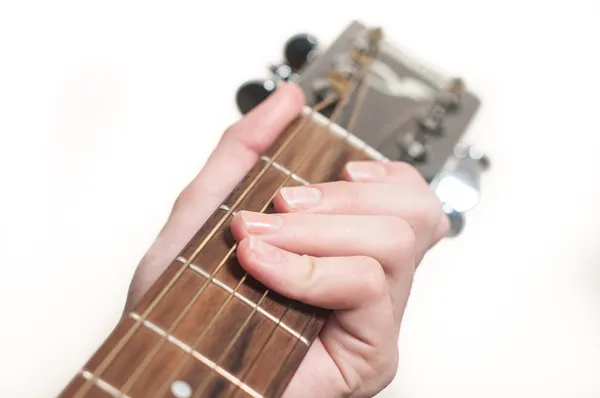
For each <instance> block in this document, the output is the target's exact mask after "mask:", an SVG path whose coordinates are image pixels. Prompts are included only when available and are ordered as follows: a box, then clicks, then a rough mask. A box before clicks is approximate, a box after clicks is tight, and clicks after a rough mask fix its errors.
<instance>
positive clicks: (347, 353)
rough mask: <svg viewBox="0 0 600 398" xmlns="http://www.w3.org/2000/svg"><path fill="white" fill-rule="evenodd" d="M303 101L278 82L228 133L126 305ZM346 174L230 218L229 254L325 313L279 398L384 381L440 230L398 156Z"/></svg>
mask: <svg viewBox="0 0 600 398" xmlns="http://www.w3.org/2000/svg"><path fill="white" fill-rule="evenodd" d="M303 102H304V98H303V96H302V92H301V91H300V90H299V89H298V87H297V86H294V85H287V86H285V87H284V88H282V89H279V90H278V91H277V92H276V93H275V94H273V95H272V96H270V97H269V99H267V101H265V102H264V103H262V104H261V105H259V106H258V107H257V108H255V109H254V110H253V111H252V112H250V113H249V114H248V115H247V116H245V117H244V118H243V119H242V120H240V121H239V122H238V123H236V124H235V125H233V126H232V127H231V128H229V129H228V130H227V131H226V132H225V134H224V135H223V138H222V140H221V141H220V143H219V145H218V146H217V148H216V149H215V151H214V152H213V154H212V155H211V157H210V158H209V159H208V161H207V163H206V165H205V166H204V168H203V169H202V171H201V172H200V173H199V174H198V176H197V177H196V178H195V179H194V180H193V181H192V182H191V183H190V184H189V186H188V187H187V188H186V189H185V190H184V191H183V192H182V193H181V195H180V196H179V198H178V199H177V201H176V204H175V206H174V208H173V212H172V214H171V215H170V217H169V220H168V221H167V224H166V225H165V227H164V228H163V230H162V231H161V233H160V234H159V236H158V238H157V240H156V242H155V244H154V245H153V246H152V248H151V249H150V250H149V251H148V253H147V254H146V256H144V258H143V259H142V262H141V263H140V265H139V267H138V268H137V270H136V273H135V276H134V279H133V281H132V284H131V288H130V293H129V296H128V303H127V306H126V307H127V308H128V309H129V308H131V307H132V306H133V305H134V304H135V303H136V302H137V301H138V300H139V298H140V297H141V296H142V295H143V294H144V293H145V291H146V290H147V289H148V287H149V286H150V285H151V284H152V282H153V281H154V280H155V279H156V278H157V277H158V276H159V275H160V273H162V272H163V271H164V269H165V268H166V267H167V265H168V264H169V262H170V261H171V260H172V259H173V258H174V257H175V256H177V254H178V253H179V251H180V250H181V249H182V248H183V246H184V245H185V244H186V243H187V242H188V240H189V239H190V238H191V237H192V235H193V234H194V233H195V232H196V231H197V230H198V229H199V228H200V226H201V225H202V224H203V223H204V221H205V220H206V219H207V218H208V216H209V215H210V214H211V213H212V211H213V210H214V209H215V208H216V207H218V205H219V204H220V203H222V201H223V200H224V199H225V197H226V196H227V194H228V193H229V192H230V191H231V190H232V189H233V188H234V187H235V185H236V184H237V182H238V181H239V180H241V178H242V177H243V176H244V174H245V173H246V172H247V171H248V170H249V169H250V168H251V167H252V165H253V164H254V163H255V162H256V161H257V160H258V158H259V157H260V154H261V153H262V152H264V151H265V150H266V149H267V148H268V147H269V146H270V145H271V143H272V142H273V141H274V140H275V138H276V137H277V135H278V134H279V133H280V132H281V131H282V130H283V129H284V128H285V127H286V126H287V125H288V124H289V123H290V122H291V121H292V120H293V119H294V118H295V117H297V116H298V114H299V113H300V110H301V107H302V105H303ZM231 159H236V161H235V162H231ZM232 166H233V167H232ZM343 180H344V181H339V182H332V183H326V184H319V185H314V186H303V187H294V188H284V189H283V190H281V191H280V192H279V193H278V195H277V197H276V198H275V206H276V208H277V210H278V212H279V214H273V215H266V214H260V213H252V212H245V211H241V212H239V213H237V215H236V216H235V218H234V220H233V223H232V232H233V235H234V236H235V238H236V239H237V240H238V242H239V245H238V249H237V256H238V259H239V261H240V263H241V265H242V266H243V267H244V268H245V269H246V271H247V272H248V273H249V274H250V275H252V276H253V277H254V278H256V279H257V280H259V281H261V282H262V283H263V284H264V285H266V286H267V287H268V288H271V289H272V290H274V291H276V292H278V293H280V294H282V295H284V296H287V297H289V298H292V299H296V300H299V301H303V302H305V303H307V304H311V305H315V306H318V307H323V308H328V309H331V310H333V311H332V312H331V316H330V318H329V319H328V320H327V322H326V324H325V326H324V328H323V330H322V331H321V334H320V336H319V337H318V339H317V340H316V341H315V342H314V343H313V345H312V346H311V348H310V349H309V351H308V353H307V355H306V357H305V359H304V361H303V362H302V364H301V365H300V368H299V369H298V371H297V373H296V374H295V376H294V377H293V379H292V381H291V383H290V385H289V387H288V389H287V391H286V393H285V396H286V397H293V398H295V397H302V398H304V397H314V398H318V397H328V398H329V397H370V396H373V395H375V394H376V393H378V392H379V391H381V390H382V389H383V388H384V387H385V386H386V385H387V384H388V383H389V382H390V381H391V380H392V379H393V377H394V375H395V372H396V369H397V361H398V349H397V339H398V332H399V328H400V323H401V320H402V315H403V313H404V308H405V306H406V302H407V298H408V295H409V292H410V287H411V284H412V279H413V273H414V270H415V267H416V265H417V264H418V263H419V261H420V260H421V258H422V257H423V256H424V254H425V252H426V251H427V250H428V249H429V248H430V247H431V246H433V245H434V244H435V243H436V242H438V241H439V240H440V239H441V238H442V237H443V236H444V235H445V234H446V233H447V231H448V220H447V218H446V216H445V215H444V213H443V212H442V206H441V203H440V202H439V201H438V200H437V198H436V197H435V195H434V193H433V192H432V191H431V190H430V189H429V187H428V185H427V184H426V182H425V181H424V180H423V178H422V177H421V176H420V175H419V174H418V173H417V172H416V171H415V170H414V169H413V168H412V167H410V166H408V165H406V164H404V163H394V162H391V163H380V162H359V163H350V164H348V165H347V167H346V169H345V171H344V175H343ZM298 253H301V254H302V255H300V254H298Z"/></svg>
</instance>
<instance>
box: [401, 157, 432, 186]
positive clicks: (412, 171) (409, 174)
mask: <svg viewBox="0 0 600 398" xmlns="http://www.w3.org/2000/svg"><path fill="white" fill-rule="evenodd" d="M396 167H397V170H398V173H399V174H401V175H402V176H403V177H404V178H405V179H406V180H407V181H409V182H411V183H418V184H419V185H427V181H425V178H424V177H423V175H422V174H421V173H419V170H417V169H416V167H414V166H413V165H412V164H410V163H406V162H397V165H396Z"/></svg>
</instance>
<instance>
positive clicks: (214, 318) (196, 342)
mask: <svg viewBox="0 0 600 398" xmlns="http://www.w3.org/2000/svg"><path fill="white" fill-rule="evenodd" d="M274 158H275V156H273V159H274ZM307 158H308V154H306V155H305V156H304V157H303V158H301V162H300V164H302V163H303V162H304V160H306V159H307ZM273 159H271V162H273ZM271 164H272V163H271ZM269 166H270V164H268V163H267V167H269ZM290 178H291V173H290V174H286V177H285V179H284V180H283V182H282V183H281V184H280V186H279V187H278V188H277V189H276V190H275V191H274V192H273V194H272V195H271V197H270V198H269V199H268V200H267V201H266V203H265V204H264V205H263V207H262V208H261V210H260V213H263V212H264V211H265V210H266V209H267V208H268V207H269V204H270V203H271V202H272V200H273V199H274V198H275V195H277V192H278V191H279V190H280V189H281V188H282V187H283V186H285V184H286V183H287V182H288V181H289V179H290ZM228 216H229V215H228V214H227V215H226V217H228ZM236 248H237V243H235V244H234V245H233V246H232V248H231V249H230V250H229V252H228V253H227V254H226V256H225V259H224V261H222V262H221V264H220V265H219V267H218V268H220V266H221V265H222V264H224V262H225V261H227V259H229V256H230V255H231V253H232V252H233V251H234V250H235V249H236ZM190 263H191V260H189V259H188V262H187V264H188V266H189V264H190ZM217 272H218V270H217V271H215V272H213V276H214V275H216V273H217ZM247 276H248V273H244V276H243V277H242V279H241V280H240V282H238V285H237V286H236V289H235V291H237V289H238V288H239V286H240V285H241V283H243V282H244V281H245V279H246V278H247ZM211 279H212V278H211ZM268 292H269V289H266V290H265V293H264V296H263V297H261V299H260V301H259V303H258V304H257V305H260V302H261V301H262V300H263V298H264V297H266V295H267V294H268ZM231 297H233V296H232V295H229V296H228V299H227V300H229V299H230V298H231ZM192 300H193V299H192ZM223 308H224V306H222V307H221V308H220V309H219V311H218V312H217V314H216V315H215V316H214V317H213V318H212V319H211V323H209V325H208V326H207V327H206V328H205V330H204V332H203V333H202V335H201V336H200V338H199V339H197V340H196V341H195V342H194V346H196V345H197V344H199V343H200V342H201V340H202V338H203V337H204V336H205V335H206V334H207V333H208V331H209V329H210V326H211V325H212V322H213V321H214V320H216V319H217V317H218V315H219V314H220V313H221V310H222V309H223ZM284 314H285V311H284ZM282 316H283V315H282ZM238 332H239V331H238ZM234 341H235V340H234ZM185 363H187V359H186V360H183V361H182V363H181V364H180V366H178V367H177V368H176V370H175V371H174V372H173V373H172V376H173V375H174V374H176V373H177V372H178V371H179V370H180V369H181V368H182V367H183V366H184V365H185ZM170 380H171V378H169V379H167V382H166V383H165V386H167V385H168V383H169V382H170Z"/></svg>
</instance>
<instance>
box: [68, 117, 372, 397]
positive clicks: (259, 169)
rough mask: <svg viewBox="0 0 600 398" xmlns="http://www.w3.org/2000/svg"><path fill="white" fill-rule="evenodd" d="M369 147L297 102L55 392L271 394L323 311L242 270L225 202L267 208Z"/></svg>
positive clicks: (329, 175)
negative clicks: (290, 119)
mask: <svg viewBox="0 0 600 398" xmlns="http://www.w3.org/2000/svg"><path fill="white" fill-rule="evenodd" d="M378 158H379V159H381V155H379V154H378V153H377V152H376V151H375V150H373V149H372V148H370V147H368V146H366V145H365V144H364V143H363V142H362V141H360V140H358V139H357V138H356V137H354V136H352V135H349V134H348V133H347V132H346V131H345V130H343V129H341V128H340V127H339V126H337V125H334V124H331V123H330V122H329V120H328V119H326V118H324V117H323V116H321V115H320V114H318V113H315V112H313V111H312V110H310V109H308V108H305V110H304V112H303V114H302V116H300V117H299V118H298V119H297V120H296V121H295V122H294V123H293V124H292V125H291V126H289V127H288V128H287V129H286V131H285V132H284V133H283V134H281V136H280V137H279V138H278V139H277V141H276V142H275V143H274V145H272V147H271V149H269V150H268V151H267V152H266V153H265V154H264V156H263V157H262V158H261V160H260V161H259V162H257V164H256V165H255V166H254V167H253V168H252V169H251V170H250V172H249V173H248V174H247V175H246V176H245V177H244V179H243V180H242V181H241V182H240V183H239V184H238V186H237V187H236V188H235V189H234V190H233V192H231V194H230V195H229V196H228V198H227V199H226V200H225V201H224V202H223V204H222V205H221V206H220V207H219V208H218V209H216V210H215V211H214V213H213V214H212V215H211V216H210V218H209V219H208V220H207V221H206V222H205V224H204V225H203V227H202V228H201V229H200V230H199V231H198V233H197V234H196V235H195V236H194V237H193V238H192V239H191V241H190V242H189V243H188V244H187V246H186V247H185V248H184V249H183V250H182V251H181V253H179V255H178V256H177V258H176V259H175V260H174V261H173V262H172V263H171V264H170V265H169V267H168V268H167V270H166V271H165V272H164V274H162V276H160V278H159V279H158V280H157V281H156V282H155V283H154V284H153V286H152V287H151V288H150V290H149V291H148V292H147V293H146V295H145V296H144V297H143V299H142V300H141V301H140V303H139V304H138V305H137V306H136V307H135V308H134V310H133V311H132V312H130V313H128V314H127V315H126V316H124V317H123V319H122V320H121V321H120V322H119V324H118V325H117V327H116V328H115V329H114V331H113V332H112V334H111V335H110V336H109V337H108V339H107V340H106V341H105V343H104V344H103V345H102V346H101V347H100V348H99V349H98V350H97V351H96V353H95V354H94V355H93V356H92V357H91V359H90V360H89V361H88V362H87V363H86V364H85V366H84V367H83V369H82V371H81V372H80V373H79V374H78V375H77V376H76V377H75V378H74V379H73V380H72V381H71V383H70V384H69V385H68V386H67V387H66V389H65V390H64V391H63V392H62V393H61V394H60V397H64V398H67V397H68V398H71V397H131V398H139V397H142V398H146V397H176V398H182V397H194V398H198V397H211V398H212V397H236V398H241V397H248V396H251V397H263V396H264V397H275V396H280V395H281V394H282V393H283V391H284V390H285V388H286V386H287V384H288V382H289V381H290V379H291V377H292V376H293V375H294V373H295V371H296V369H297V368H298V366H299V364H300V362H301V361H302V359H303V358H304V356H305V354H306V352H307V350H308V348H309V347H310V344H311V343H312V342H313V341H314V340H315V338H316V337H317V336H318V333H319V331H320V329H321V327H322V325H323V323H324V320H325V316H326V315H327V312H326V311H324V310H321V309H317V308H314V307H310V306H307V305H304V304H301V303H298V302H293V301H291V300H288V299H286V298H284V297H281V296H280V295H278V294H276V293H274V292H272V291H267V289H266V288H265V287H264V286H262V285H261V284H260V283H258V282H257V281H256V280H254V279H252V278H251V277H250V276H248V275H246V273H245V272H244V271H243V269H242V268H241V267H240V265H239V263H238V262H237V259H236V257H235V242H234V240H233V238H232V236H231V234H230V231H229V224H230V221H231V217H232V216H233V214H234V212H236V211H239V210H251V211H264V212H267V213H270V212H274V208H273V206H272V199H273V197H274V195H275V193H276V192H277V191H278V190H279V189H280V188H282V187H284V186H294V185H300V184H308V183H319V182H326V181H333V180H337V179H339V176H340V173H341V170H342V168H343V167H344V165H345V164H346V163H347V162H348V161H352V160H372V159H378Z"/></svg>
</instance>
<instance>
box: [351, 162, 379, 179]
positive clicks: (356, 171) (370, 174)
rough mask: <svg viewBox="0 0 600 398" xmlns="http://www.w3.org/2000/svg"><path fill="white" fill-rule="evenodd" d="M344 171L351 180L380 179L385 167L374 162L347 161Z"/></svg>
mask: <svg viewBox="0 0 600 398" xmlns="http://www.w3.org/2000/svg"><path fill="white" fill-rule="evenodd" d="M346 171H347V172H348V175H349V176H350V178H351V179H352V180H353V181H380V180H383V178H384V177H385V174H386V173H385V167H384V166H383V165H382V164H380V163H376V162H349V163H348V164H347V165H346Z"/></svg>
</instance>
